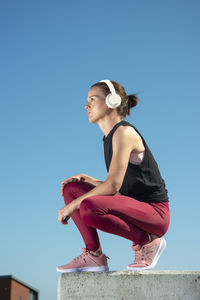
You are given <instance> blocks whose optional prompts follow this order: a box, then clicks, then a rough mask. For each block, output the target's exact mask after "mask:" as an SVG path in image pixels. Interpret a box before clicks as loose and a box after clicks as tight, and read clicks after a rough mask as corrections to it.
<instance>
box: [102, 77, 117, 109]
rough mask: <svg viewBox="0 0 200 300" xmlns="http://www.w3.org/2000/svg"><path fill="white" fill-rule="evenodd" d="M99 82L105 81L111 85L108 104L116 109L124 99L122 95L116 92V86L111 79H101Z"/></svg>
mask: <svg viewBox="0 0 200 300" xmlns="http://www.w3.org/2000/svg"><path fill="white" fill-rule="evenodd" d="M99 82H105V83H106V84H107V86H108V87H109V90H110V94H108V95H107V96H106V104H107V106H108V107H110V108H112V109H114V108H116V107H118V106H120V104H121V102H122V99H121V97H120V96H119V95H118V94H117V93H116V91H115V87H114V85H113V84H112V82H111V81H110V80H101V81H99Z"/></svg>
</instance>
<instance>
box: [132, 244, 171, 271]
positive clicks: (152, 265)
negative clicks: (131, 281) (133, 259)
mask: <svg viewBox="0 0 200 300" xmlns="http://www.w3.org/2000/svg"><path fill="white" fill-rule="evenodd" d="M166 244H167V243H166V241H165V239H163V238H161V242H160V245H159V247H158V250H157V252H156V255H155V257H154V259H153V261H152V263H151V265H149V266H147V267H140V268H137V267H136V268H134V267H129V266H127V269H128V270H136V271H139V270H140V271H142V270H149V269H153V268H154V267H155V266H156V264H157V262H158V260H159V258H160V256H161V254H162V253H163V251H164V250H165V247H166Z"/></svg>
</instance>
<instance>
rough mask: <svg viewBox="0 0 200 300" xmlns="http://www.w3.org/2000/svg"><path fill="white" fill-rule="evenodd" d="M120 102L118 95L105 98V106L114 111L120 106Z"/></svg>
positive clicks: (109, 95)
mask: <svg viewBox="0 0 200 300" xmlns="http://www.w3.org/2000/svg"><path fill="white" fill-rule="evenodd" d="M121 102H122V100H121V97H120V96H119V95H118V94H111V93H110V94H108V95H107V96H106V104H107V106H108V107H110V108H112V109H114V108H116V107H118V106H120V104H121Z"/></svg>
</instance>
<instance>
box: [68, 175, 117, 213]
mask: <svg viewBox="0 0 200 300" xmlns="http://www.w3.org/2000/svg"><path fill="white" fill-rule="evenodd" d="M116 193H117V189H116V187H115V186H114V185H113V184H112V182H111V181H109V180H105V181H102V182H100V183H99V184H98V185H97V186H96V187H95V188H93V189H92V190H90V191H89V192H87V193H86V194H84V195H82V196H80V197H78V198H76V199H75V200H74V205H75V208H76V209H79V208H80V204H81V202H82V201H83V200H84V199H86V198H88V197H92V196H98V195H115V194H116Z"/></svg>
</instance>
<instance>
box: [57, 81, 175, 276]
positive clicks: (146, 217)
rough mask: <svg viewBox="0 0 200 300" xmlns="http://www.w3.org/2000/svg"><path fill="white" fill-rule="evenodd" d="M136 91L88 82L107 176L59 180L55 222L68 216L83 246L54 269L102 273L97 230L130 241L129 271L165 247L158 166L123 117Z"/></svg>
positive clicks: (164, 199)
mask: <svg viewBox="0 0 200 300" xmlns="http://www.w3.org/2000/svg"><path fill="white" fill-rule="evenodd" d="M137 102H138V99H137V97H136V96H135V95H129V96H128V95H127V94H126V91H125V89H124V88H123V86H122V85H120V84H119V83H117V82H115V81H110V80H102V81H100V82H98V83H96V84H94V85H92V87H91V89H90V91H89V93H88V98H87V103H86V105H85V108H86V109H87V113H88V118H89V122H90V123H97V124H98V125H99V127H100V129H101V130H102V132H103V134H104V136H103V148H104V156H105V163H106V167H107V171H108V176H107V178H106V180H105V181H100V180H97V179H95V178H93V177H91V176H88V175H86V174H79V175H75V176H71V177H70V178H67V179H65V180H64V181H63V182H62V186H61V194H62V196H63V197H64V201H65V204H66V206H65V207H63V208H61V209H60V210H59V214H58V220H59V222H60V223H62V224H67V223H68V220H69V218H70V217H71V218H72V219H73V221H74V223H75V224H76V226H77V228H78V230H79V232H80V234H81V236H82V238H83V241H84V243H85V248H83V249H82V253H81V255H80V256H78V257H76V258H74V259H73V260H72V261H71V262H69V263H67V264H65V265H63V266H59V267H57V271H59V272H63V273H64V272H80V271H93V272H95V271H107V270H108V264H107V257H106V255H105V254H104V253H103V252H102V247H101V244H100V241H99V237H98V232H97V229H98V230H102V231H104V232H107V233H111V234H114V235H118V236H121V237H123V238H125V239H128V240H130V241H131V242H132V250H133V251H134V252H135V258H134V261H132V263H130V264H129V265H128V266H127V268H128V269H129V270H147V269H151V268H153V267H155V265H156V263H157V261H158V259H159V257H160V255H161V254H162V252H163V250H164V249H165V247H166V241H165V239H164V238H163V235H164V234H165V233H166V231H167V230H168V227H169V220H170V215H169V203H168V202H169V200H168V195H167V189H166V188H165V182H164V180H163V179H162V177H161V174H160V171H159V168H158V165H157V163H156V161H155V159H154V157H153V155H152V153H151V151H150V149H149V147H148V145H147V144H146V142H145V140H144V138H143V137H142V135H141V134H140V133H139V131H138V130H137V129H136V128H135V126H133V125H132V124H131V123H129V122H127V121H125V120H124V118H125V116H126V115H127V114H128V115H129V114H130V108H132V107H134V106H136V104H137Z"/></svg>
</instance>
